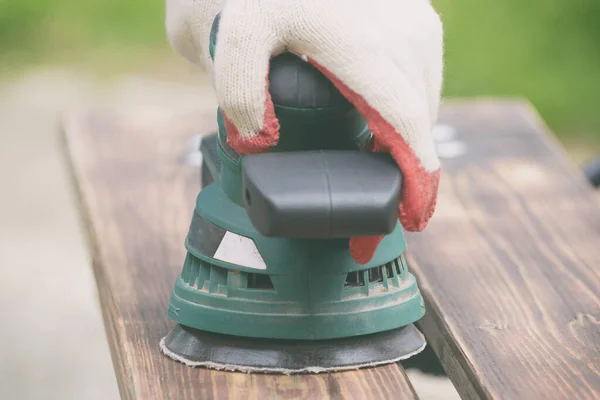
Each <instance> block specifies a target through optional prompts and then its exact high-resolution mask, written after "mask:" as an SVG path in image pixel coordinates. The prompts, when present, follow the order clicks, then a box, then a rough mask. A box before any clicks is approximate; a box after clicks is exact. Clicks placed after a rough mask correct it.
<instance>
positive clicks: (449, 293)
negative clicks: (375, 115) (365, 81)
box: [408, 100, 600, 400]
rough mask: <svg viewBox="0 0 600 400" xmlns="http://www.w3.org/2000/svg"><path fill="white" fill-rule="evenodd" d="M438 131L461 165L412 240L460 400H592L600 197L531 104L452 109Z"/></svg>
mask: <svg viewBox="0 0 600 400" xmlns="http://www.w3.org/2000/svg"><path fill="white" fill-rule="evenodd" d="M440 123H441V124H444V125H445V126H446V128H445V129H441V130H439V131H438V132H440V133H441V134H440V135H439V136H440V137H444V138H445V140H444V142H445V143H440V146H442V148H443V147H444V146H446V150H447V149H448V148H452V149H455V150H456V149H462V151H464V154H462V155H457V154H458V153H459V151H454V155H455V157H453V158H445V159H443V160H442V164H443V165H442V168H443V176H442V183H441V188H440V196H439V200H438V204H439V206H438V210H437V212H436V214H435V216H434V218H433V219H432V221H431V223H430V225H429V227H428V228H427V229H426V230H425V232H423V233H418V234H411V235H409V237H408V243H409V249H410V251H411V254H410V257H409V261H410V264H411V269H412V271H413V272H414V273H415V275H416V276H417V279H418V281H419V284H420V287H421V290H422V292H423V294H424V296H425V298H426V306H427V314H426V316H425V318H424V319H423V320H422V322H421V324H420V326H421V328H422V329H423V330H424V333H425V335H426V337H427V339H428V341H429V344H430V345H431V346H432V348H433V349H434V350H435V352H436V353H437V354H438V356H439V357H440V359H441V362H442V364H443V365H444V367H445V369H446V371H447V373H448V374H449V376H450V378H451V379H452V381H453V383H454V384H455V386H456V387H457V390H458V391H459V393H460V394H461V396H462V397H463V398H465V399H476V398H482V399H503V400H506V399H599V398H600V207H598V199H597V197H596V196H595V194H594V193H593V191H592V189H591V188H590V186H589V185H588V183H587V182H586V181H585V180H584V178H583V175H582V173H581V172H580V171H579V170H578V169H577V168H576V167H575V166H574V165H572V164H571V163H570V162H569V161H568V159H567V157H565V154H564V153H563V152H562V150H561V149H560V148H559V146H557V143H556V142H555V140H554V139H552V138H550V136H549V135H547V134H546V132H547V131H546V128H545V126H544V125H543V123H542V122H541V120H540V119H539V118H538V117H537V115H536V114H535V112H534V111H532V109H531V108H530V107H529V106H528V105H527V104H524V103H521V102H516V101H493V100H479V101H458V102H450V103H448V104H446V106H445V107H444V109H443V111H442V113H441V118H440ZM447 153H448V152H447Z"/></svg>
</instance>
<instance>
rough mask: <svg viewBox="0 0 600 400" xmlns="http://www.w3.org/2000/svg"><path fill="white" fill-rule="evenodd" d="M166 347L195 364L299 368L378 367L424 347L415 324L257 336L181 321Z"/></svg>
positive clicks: (247, 369)
mask: <svg viewBox="0 0 600 400" xmlns="http://www.w3.org/2000/svg"><path fill="white" fill-rule="evenodd" d="M160 348H161V351H162V352H163V353H164V354H166V355H167V356H169V357H170V358H172V359H174V360H176V361H179V362H182V363H183V364H185V365H187V366H190V367H205V368H210V369H217V370H227V371H240V372H255V373H259V372H262V373H276V374H297V373H321V372H333V371H344V370H352V369H359V368H365V367H374V366H378V365H384V364H391V363H395V362H398V361H401V360H405V359H407V358H409V357H411V356H413V355H416V354H418V353H420V352H421V351H422V350H423V349H424V348H425V338H424V337H423V335H422V334H421V332H419V331H418V330H417V328H416V327H415V326H414V325H412V324H411V325H408V326H405V327H403V328H399V329H393V330H389V331H385V332H379V333H375V334H371V335H364V336H356V337H348V338H340V339H328V340H314V341H313V340H281V339H254V338H244V337H238V336H229V335H221V334H216V333H212V332H206V331H200V330H197V329H193V328H189V327H185V326H182V325H178V326H177V327H175V328H174V329H173V330H172V331H171V332H170V333H169V334H168V335H167V336H166V337H165V338H163V339H162V340H161V342H160Z"/></svg>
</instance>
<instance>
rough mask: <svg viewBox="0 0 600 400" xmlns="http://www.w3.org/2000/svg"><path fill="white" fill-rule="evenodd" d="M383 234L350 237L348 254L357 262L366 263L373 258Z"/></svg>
mask: <svg viewBox="0 0 600 400" xmlns="http://www.w3.org/2000/svg"><path fill="white" fill-rule="evenodd" d="M382 240H383V236H359V237H353V238H351V239H350V255H351V256H352V259H353V260H354V261H356V262H357V263H359V264H366V263H368V262H369V261H371V259H372V258H373V255H375V251H376V250H377V247H378V246H379V243H381V241H382Z"/></svg>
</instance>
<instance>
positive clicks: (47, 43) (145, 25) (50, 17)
mask: <svg viewBox="0 0 600 400" xmlns="http://www.w3.org/2000/svg"><path fill="white" fill-rule="evenodd" d="M163 27H164V0H0V63H3V62H17V63H23V62H29V63H31V62H40V61H47V60H49V61H54V60H55V59H57V58H60V59H63V60H67V61H68V60H77V59H78V58H79V57H82V56H86V55H88V54H89V53H90V52H93V51H94V50H95V49H99V48H102V49H104V48H108V47H116V48H119V49H129V50H131V51H136V50H140V49H147V48H152V47H156V46H160V47H164V46H166V44H165V43H166V41H165V37H164V28H163Z"/></svg>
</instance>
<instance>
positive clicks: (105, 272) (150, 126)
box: [63, 110, 416, 400]
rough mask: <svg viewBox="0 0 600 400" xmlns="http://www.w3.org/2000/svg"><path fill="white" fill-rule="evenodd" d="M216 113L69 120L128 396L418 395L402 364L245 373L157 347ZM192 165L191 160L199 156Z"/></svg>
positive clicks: (67, 132) (81, 197)
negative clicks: (175, 357) (203, 141)
mask: <svg viewBox="0 0 600 400" xmlns="http://www.w3.org/2000/svg"><path fill="white" fill-rule="evenodd" d="M214 116H215V113H214V111H212V110H210V111H209V112H208V113H207V114H206V115H179V114H177V113H174V112H171V111H164V112H157V111H156V110H154V111H152V112H131V113H125V112H122V113H117V112H110V111H105V112H95V113H89V114H87V115H78V116H73V117H70V118H67V119H66V121H65V123H64V126H63V132H64V135H63V136H64V138H65V148H66V149H67V154H68V161H69V164H70V170H71V172H72V174H73V178H74V179H73V182H74V186H75V189H76V192H77V193H78V201H79V206H80V208H81V210H82V217H83V219H84V229H85V230H86V233H87V235H88V238H89V244H90V254H91V257H92V259H93V267H94V272H95V275H96V280H97V285H98V290H99V296H100V301H101V308H102V312H103V316H104V322H105V326H106V330H107V334H108V339H109V344H110V348H111V352H112V359H113V363H114V366H115V370H116V375H117V380H118V383H119V388H120V392H121V396H122V397H123V398H125V399H143V400H149V399H240V400H246V399H260V400H266V399H311V400H312V399H326V398H332V399H342V398H343V399H369V400H373V399H412V398H416V395H415V394H414V390H413V388H412V386H411V384H410V383H409V381H408V379H407V377H406V375H405V374H404V371H403V370H402V369H401V368H400V367H398V366H396V365H390V366H386V367H380V368H374V369H365V370H360V371H352V372H343V373H336V374H329V375H326V374H324V375H302V376H276V375H248V374H240V373H228V372H218V371H210V370H205V369H193V368H187V367H184V366H183V365H181V364H179V363H177V362H174V361H172V360H170V359H167V358H166V357H165V356H164V355H162V354H161V353H160V352H159V349H158V343H159V341H160V339H161V338H162V337H163V336H165V335H166V334H167V332H168V331H169V330H170V329H171V328H172V327H173V326H174V324H173V322H172V321H170V320H169V319H168V318H167V303H168V300H169V296H170V295H171V290H172V289H173V284H174V282H175V278H176V276H177V275H178V274H179V272H180V271H181V267H182V265H183V260H184V257H185V249H184V246H183V243H184V238H185V235H186V233H187V229H188V227H189V223H190V219H191V216H192V212H193V207H194V200H195V196H196V195H197V192H198V190H199V188H200V178H199V166H198V165H191V164H190V161H193V160H194V157H195V156H196V155H197V153H196V152H195V150H196V144H197V143H196V142H195V141H194V140H191V141H190V138H193V137H194V135H197V134H206V133H210V131H211V130H212V129H214V128H215V127H216V126H215V125H216V124H215V121H214V119H215V118H214ZM192 164H193V163H192Z"/></svg>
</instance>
